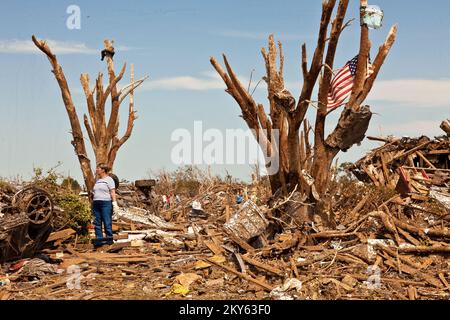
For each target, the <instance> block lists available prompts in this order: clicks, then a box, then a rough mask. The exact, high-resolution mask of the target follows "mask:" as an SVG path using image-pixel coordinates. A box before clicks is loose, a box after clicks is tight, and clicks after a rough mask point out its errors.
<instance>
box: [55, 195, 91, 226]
mask: <svg viewBox="0 0 450 320" xmlns="http://www.w3.org/2000/svg"><path fill="white" fill-rule="evenodd" d="M55 203H56V205H57V206H58V207H60V208H61V209H62V210H64V212H63V214H62V216H61V217H60V218H61V219H60V221H59V224H61V225H62V226H65V227H70V228H72V229H74V230H76V231H77V232H78V233H80V234H86V233H87V232H88V229H87V227H88V226H89V225H90V224H91V222H92V214H91V206H90V204H89V202H88V201H87V199H82V198H80V197H79V196H77V195H74V194H70V193H65V194H59V195H57V196H56V198H55Z"/></svg>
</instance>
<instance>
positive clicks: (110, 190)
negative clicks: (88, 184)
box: [92, 164, 119, 246]
mask: <svg viewBox="0 0 450 320" xmlns="http://www.w3.org/2000/svg"><path fill="white" fill-rule="evenodd" d="M110 170H111V169H110V168H109V167H108V166H107V165H105V164H99V165H98V166H97V170H96V175H97V181H96V182H95V185H94V189H93V190H92V196H93V202H92V212H93V214H94V218H95V220H94V226H95V237H96V241H95V242H94V243H95V245H96V246H101V245H104V244H112V243H113V232H112V216H113V211H114V212H117V211H118V209H119V206H118V205H117V199H116V185H115V183H114V179H113V178H111V177H110V176H109V172H110ZM102 227H104V229H105V235H106V237H103V230H102V229H103V228H102Z"/></svg>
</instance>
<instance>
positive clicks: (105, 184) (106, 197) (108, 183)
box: [93, 176, 116, 201]
mask: <svg viewBox="0 0 450 320" xmlns="http://www.w3.org/2000/svg"><path fill="white" fill-rule="evenodd" d="M115 188H116V185H115V183H114V180H113V178H111V177H110V176H107V177H105V178H103V179H98V180H97V181H96V182H95V185H94V190H93V193H94V201H111V200H112V198H111V190H113V189H115Z"/></svg>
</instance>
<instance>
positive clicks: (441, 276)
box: [438, 273, 450, 290]
mask: <svg viewBox="0 0 450 320" xmlns="http://www.w3.org/2000/svg"><path fill="white" fill-rule="evenodd" d="M438 276H439V279H441V281H442V283H443V284H444V286H445V288H447V290H450V284H448V282H447V280H446V279H445V276H444V274H443V273H439V274H438Z"/></svg>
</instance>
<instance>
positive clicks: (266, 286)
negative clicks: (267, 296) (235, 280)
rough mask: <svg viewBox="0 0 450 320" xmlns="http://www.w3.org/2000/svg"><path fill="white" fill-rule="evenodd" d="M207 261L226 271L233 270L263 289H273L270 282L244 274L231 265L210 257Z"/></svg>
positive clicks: (232, 271)
mask: <svg viewBox="0 0 450 320" xmlns="http://www.w3.org/2000/svg"><path fill="white" fill-rule="evenodd" d="M207 261H208V262H209V263H212V264H213V265H215V266H217V267H219V268H221V269H223V270H225V271H228V272H231V273H233V274H235V275H237V276H238V277H240V278H242V279H244V280H247V281H249V282H252V283H254V284H256V285H258V286H260V287H261V288H263V289H265V290H267V291H269V292H270V291H272V290H273V287H272V286H271V285H270V284H268V283H266V282H263V281H261V280H258V279H255V278H253V277H251V276H249V275H246V274H243V273H242V272H239V271H237V270H235V269H233V268H231V267H228V266H225V265H222V264H220V263H217V262H215V261H214V260H211V259H209V258H208V259H207Z"/></svg>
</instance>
